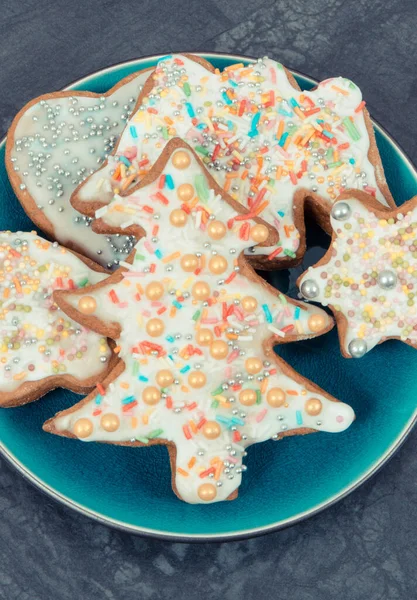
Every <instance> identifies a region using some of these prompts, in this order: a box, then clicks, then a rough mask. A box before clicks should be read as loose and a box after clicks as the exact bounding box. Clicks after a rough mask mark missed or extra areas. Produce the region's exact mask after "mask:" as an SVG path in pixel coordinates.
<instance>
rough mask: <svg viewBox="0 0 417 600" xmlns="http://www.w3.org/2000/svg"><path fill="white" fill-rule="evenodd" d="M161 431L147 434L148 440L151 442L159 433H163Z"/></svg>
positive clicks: (156, 430)
mask: <svg viewBox="0 0 417 600" xmlns="http://www.w3.org/2000/svg"><path fill="white" fill-rule="evenodd" d="M163 431H164V430H163V429H154V430H153V431H151V432H150V433H148V438H149V439H150V440H153V439H154V438H156V437H158V436H160V435H161V433H163Z"/></svg>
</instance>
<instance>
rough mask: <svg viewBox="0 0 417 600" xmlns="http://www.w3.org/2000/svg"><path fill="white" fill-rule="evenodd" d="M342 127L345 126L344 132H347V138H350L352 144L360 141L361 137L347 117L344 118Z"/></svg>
mask: <svg viewBox="0 0 417 600" xmlns="http://www.w3.org/2000/svg"><path fill="white" fill-rule="evenodd" d="M343 125H344V126H345V129H346V131H347V132H348V134H349V136H350V137H351V138H352V140H353V141H354V142H357V141H358V140H360V138H361V135H360V133H359V131H358V130H357V129H356V127H355V125H354V124H353V123H352V121H351V120H350V119H349V117H345V118H344V119H343Z"/></svg>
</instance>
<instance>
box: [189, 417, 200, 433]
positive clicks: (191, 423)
mask: <svg viewBox="0 0 417 600" xmlns="http://www.w3.org/2000/svg"><path fill="white" fill-rule="evenodd" d="M188 423H189V424H190V427H191V431H192V432H193V433H194V434H195V433H198V429H197V425H196V424H195V423H194V421H193V420H192V419H191V421H188Z"/></svg>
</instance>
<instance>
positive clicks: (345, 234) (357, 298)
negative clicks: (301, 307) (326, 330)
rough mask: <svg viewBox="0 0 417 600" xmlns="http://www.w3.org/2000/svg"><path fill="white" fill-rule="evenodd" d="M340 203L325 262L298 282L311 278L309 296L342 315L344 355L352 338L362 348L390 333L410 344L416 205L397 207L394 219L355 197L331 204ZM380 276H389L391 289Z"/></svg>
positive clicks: (416, 268) (416, 321) (414, 334)
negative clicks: (313, 288) (340, 216)
mask: <svg viewBox="0 0 417 600" xmlns="http://www.w3.org/2000/svg"><path fill="white" fill-rule="evenodd" d="M346 204H347V205H348V206H349V208H350V215H349V216H348V218H346V219H345V220H337V219H335V218H334V217H333V216H332V218H331V225H332V228H333V230H334V232H335V236H336V237H335V240H334V241H333V242H332V245H331V248H330V250H329V252H328V256H329V261H328V262H327V263H326V264H323V265H320V266H313V267H310V268H309V269H308V271H306V273H304V275H303V277H302V279H301V280H300V286H302V284H303V282H305V281H307V280H312V281H313V282H315V284H316V285H317V295H316V296H315V298H314V300H315V301H317V302H320V303H321V304H323V305H324V306H327V305H328V304H331V305H332V307H333V308H334V310H335V311H336V312H340V313H342V314H343V315H344V317H345V318H346V331H345V336H344V341H343V349H344V351H345V352H346V353H347V354H351V352H350V350H349V344H350V343H351V342H354V340H362V341H364V342H365V343H366V348H364V350H365V351H369V350H371V349H372V348H373V347H374V346H375V345H376V344H378V343H379V342H380V341H381V340H382V339H383V338H386V337H391V336H392V337H399V338H400V339H401V340H403V341H408V342H411V343H412V344H414V345H416V344H417V307H416V301H415V290H416V277H417V241H416V240H417V209H416V208H414V207H411V209H410V207H407V208H406V209H405V210H404V211H403V210H402V208H399V209H398V211H397V215H396V217H395V218H393V217H392V216H391V215H392V214H393V213H389V214H388V216H387V217H386V219H380V218H378V217H377V216H375V214H374V213H373V212H372V210H370V209H368V208H367V207H365V206H364V205H362V204H361V203H360V202H359V201H358V200H356V199H348V200H347V201H345V200H343V201H341V202H339V203H337V204H335V205H334V209H337V208H338V207H339V206H341V205H346ZM390 216H391V218H389V217H390ZM381 274H382V285H381ZM384 275H385V280H386V278H387V275H388V276H390V277H391V279H393V280H394V283H395V285H393V287H392V288H391V289H389V288H387V286H386V284H384Z"/></svg>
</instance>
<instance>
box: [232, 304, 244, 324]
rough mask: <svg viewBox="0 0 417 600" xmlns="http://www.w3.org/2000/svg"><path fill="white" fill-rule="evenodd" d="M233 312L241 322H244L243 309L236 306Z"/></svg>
mask: <svg viewBox="0 0 417 600" xmlns="http://www.w3.org/2000/svg"><path fill="white" fill-rule="evenodd" d="M233 312H234V313H235V315H236V316H237V318H238V320H239V321H243V319H244V314H243V311H242V309H241V308H239V307H238V306H234V308H233Z"/></svg>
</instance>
